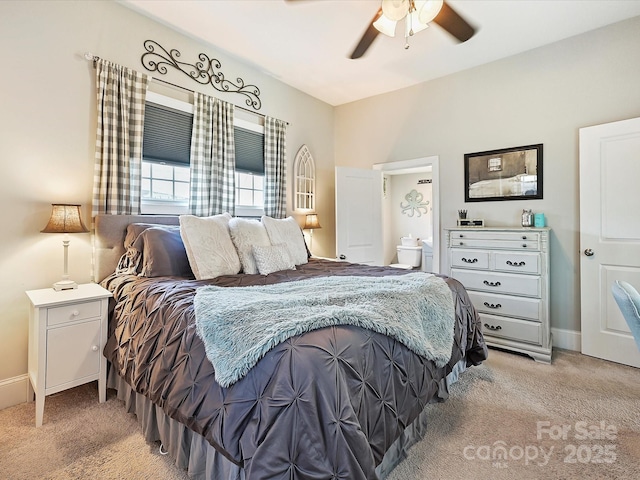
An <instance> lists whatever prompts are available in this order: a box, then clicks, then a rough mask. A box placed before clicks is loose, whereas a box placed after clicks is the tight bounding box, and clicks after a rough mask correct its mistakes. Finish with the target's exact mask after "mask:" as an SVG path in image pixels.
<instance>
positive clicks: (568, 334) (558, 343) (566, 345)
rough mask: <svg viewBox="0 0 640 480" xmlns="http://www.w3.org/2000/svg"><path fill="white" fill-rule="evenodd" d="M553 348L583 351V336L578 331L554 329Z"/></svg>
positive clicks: (552, 332) (552, 333) (552, 330)
mask: <svg viewBox="0 0 640 480" xmlns="http://www.w3.org/2000/svg"><path fill="white" fill-rule="evenodd" d="M551 335H552V336H553V346H554V347H557V348H562V349H564V350H573V351H574V352H580V351H582V336H581V335H582V334H581V333H580V332H578V331H577V330H565V329H563V328H552V329H551Z"/></svg>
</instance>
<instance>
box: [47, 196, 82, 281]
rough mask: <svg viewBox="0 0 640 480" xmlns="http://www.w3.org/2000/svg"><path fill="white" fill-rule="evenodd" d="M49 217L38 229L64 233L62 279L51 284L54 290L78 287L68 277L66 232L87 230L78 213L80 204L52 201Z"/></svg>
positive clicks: (67, 238)
mask: <svg viewBox="0 0 640 480" xmlns="http://www.w3.org/2000/svg"><path fill="white" fill-rule="evenodd" d="M51 206H52V207H53V208H52V210H51V218H49V223H47V226H46V227H44V230H40V231H41V232H42V233H64V234H65V236H64V237H63V240H62V246H63V247H64V275H63V276H62V280H60V281H59V282H56V283H54V284H53V289H54V290H56V291H61V290H70V289H73V288H78V284H77V283H76V282H74V281H73V280H70V279H69V268H68V267H69V235H66V234H68V233H84V232H88V231H89V230H87V227H85V226H84V223H82V215H80V205H69V204H64V203H52V204H51Z"/></svg>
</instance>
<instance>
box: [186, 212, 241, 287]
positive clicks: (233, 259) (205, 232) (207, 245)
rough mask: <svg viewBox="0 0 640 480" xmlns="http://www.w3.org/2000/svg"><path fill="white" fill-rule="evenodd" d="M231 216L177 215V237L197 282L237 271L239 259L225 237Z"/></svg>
mask: <svg viewBox="0 0 640 480" xmlns="http://www.w3.org/2000/svg"><path fill="white" fill-rule="evenodd" d="M230 219H231V215H229V214H228V213H223V214H220V215H214V216H212V217H196V216H194V215H180V235H181V237H182V241H183V242H184V247H185V249H186V251H187V258H188V259H189V265H191V270H193V273H194V275H195V277H196V279H198V280H206V279H208V278H215V277H218V276H220V275H234V274H236V273H239V272H240V259H239V258H238V253H237V252H236V249H235V247H234V246H233V242H232V241H231V236H230V235H229V220H230Z"/></svg>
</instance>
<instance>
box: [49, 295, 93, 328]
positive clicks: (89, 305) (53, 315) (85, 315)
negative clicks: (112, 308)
mask: <svg viewBox="0 0 640 480" xmlns="http://www.w3.org/2000/svg"><path fill="white" fill-rule="evenodd" d="M101 304H102V303H101V302H100V300H96V301H95V302H85V303H75V304H71V305H65V306H64V307H54V308H49V309H48V310H47V325H48V326H53V325H60V324H63V323H68V322H75V321H79V320H85V319H89V318H95V317H100V315H101V313H102V312H101V309H100V305H101Z"/></svg>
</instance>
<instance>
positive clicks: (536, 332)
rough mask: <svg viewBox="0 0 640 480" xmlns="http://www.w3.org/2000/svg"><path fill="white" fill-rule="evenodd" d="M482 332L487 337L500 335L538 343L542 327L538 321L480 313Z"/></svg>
mask: <svg viewBox="0 0 640 480" xmlns="http://www.w3.org/2000/svg"><path fill="white" fill-rule="evenodd" d="M480 320H481V321H482V333H483V335H485V336H487V337H500V338H505V339H509V340H515V341H518V342H526V343H533V344H536V345H540V344H541V341H542V328H541V325H540V324H539V323H535V322H529V321H527V320H518V319H516V318H506V317H496V316H494V315H485V314H482V313H481V314H480Z"/></svg>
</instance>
